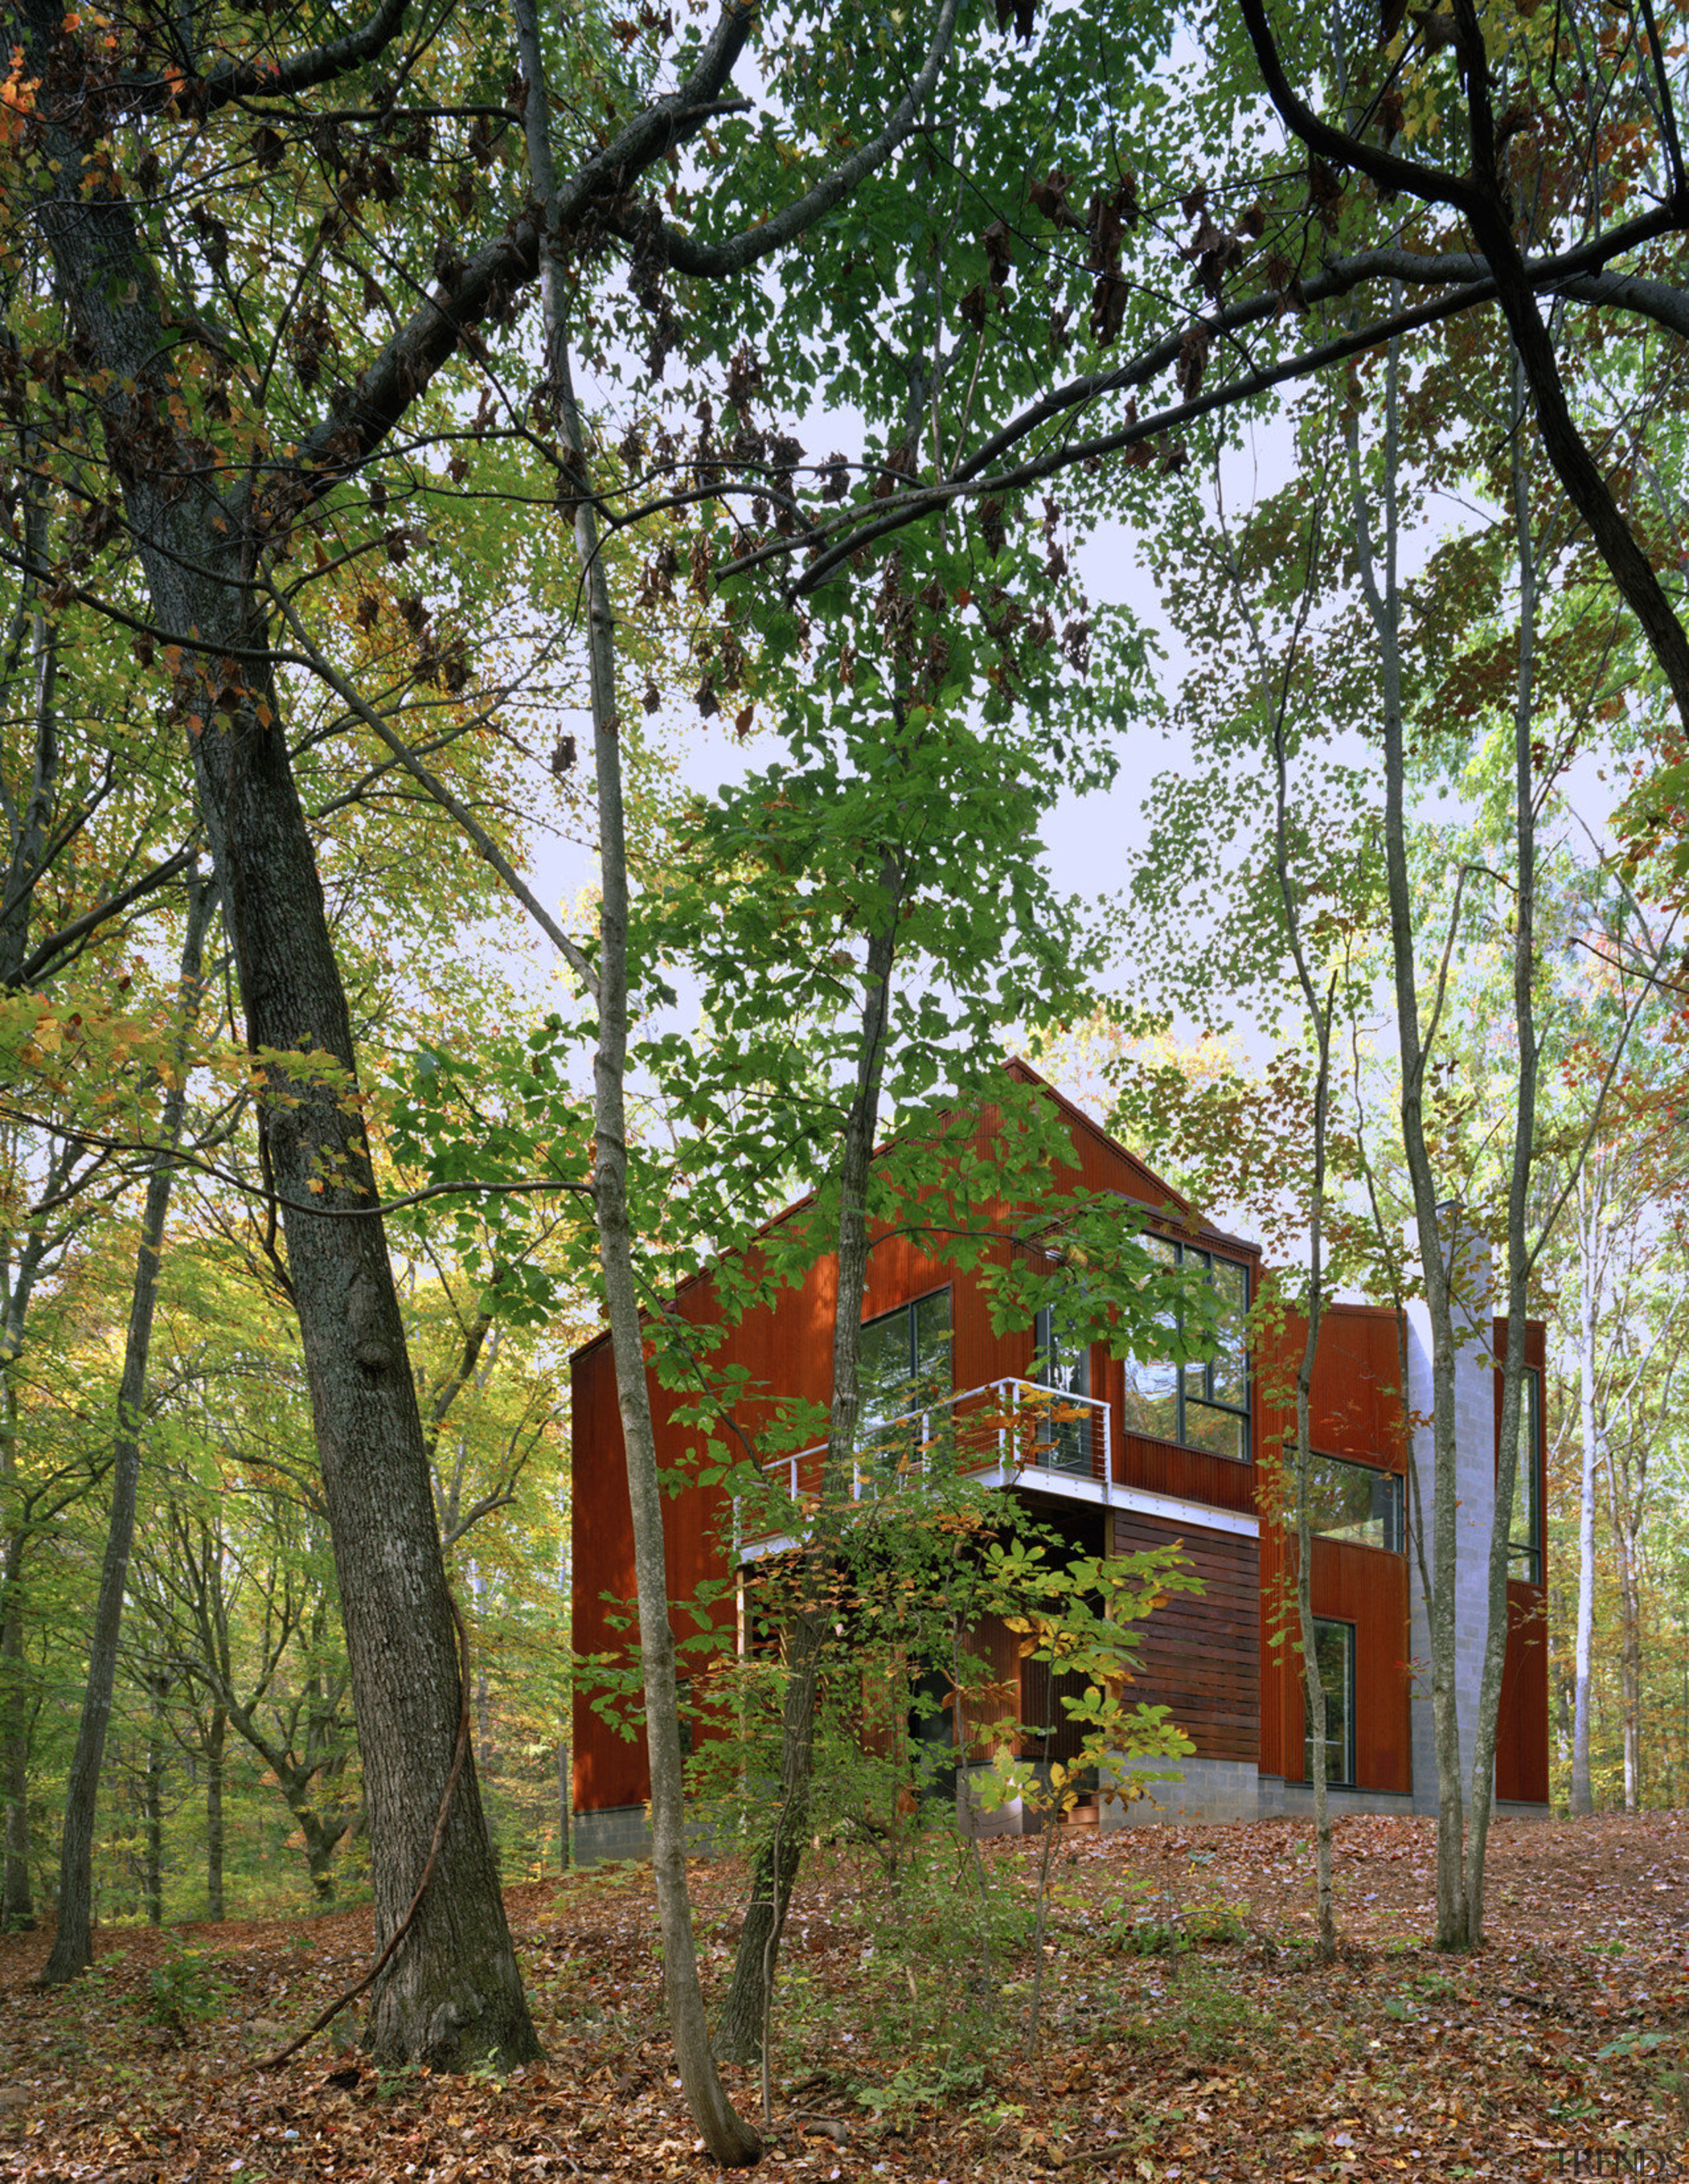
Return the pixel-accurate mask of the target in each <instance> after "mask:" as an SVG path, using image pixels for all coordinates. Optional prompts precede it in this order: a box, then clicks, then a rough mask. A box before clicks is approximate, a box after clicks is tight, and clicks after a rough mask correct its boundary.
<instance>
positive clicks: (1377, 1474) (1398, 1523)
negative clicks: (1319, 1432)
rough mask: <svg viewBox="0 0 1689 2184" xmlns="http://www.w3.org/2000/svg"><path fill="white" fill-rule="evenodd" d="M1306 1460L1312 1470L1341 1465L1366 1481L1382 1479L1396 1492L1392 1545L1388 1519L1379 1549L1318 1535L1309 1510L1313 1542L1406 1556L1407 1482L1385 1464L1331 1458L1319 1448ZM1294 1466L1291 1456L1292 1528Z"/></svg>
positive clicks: (1292, 1516)
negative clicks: (1313, 1468) (1326, 1465)
mask: <svg viewBox="0 0 1689 2184" xmlns="http://www.w3.org/2000/svg"><path fill="white" fill-rule="evenodd" d="M1308 1460H1309V1464H1310V1466H1311V1467H1312V1466H1313V1465H1314V1464H1322V1463H1340V1464H1341V1465H1342V1466H1343V1467H1344V1468H1345V1469H1346V1470H1348V1471H1357V1472H1363V1473H1364V1474H1366V1475H1367V1476H1368V1479H1384V1480H1386V1481H1387V1482H1388V1483H1389V1484H1390V1485H1391V1486H1393V1487H1394V1489H1395V1493H1394V1495H1393V1496H1392V1499H1393V1501H1394V1502H1395V1511H1394V1518H1395V1522H1394V1527H1393V1529H1394V1531H1395V1535H1396V1536H1395V1539H1394V1541H1391V1537H1390V1534H1391V1529H1392V1526H1391V1521H1390V1519H1389V1518H1386V1519H1385V1538H1384V1541H1383V1543H1382V1545H1380V1546H1374V1543H1373V1541H1370V1540H1346V1539H1345V1538H1343V1537H1342V1535H1341V1534H1339V1533H1335V1532H1322V1531H1318V1530H1317V1529H1314V1526H1313V1521H1312V1519H1313V1511H1312V1509H1311V1508H1310V1510H1309V1526H1308V1529H1309V1531H1310V1533H1311V1534H1312V1535H1313V1538H1315V1539H1316V1540H1329V1541H1331V1542H1332V1544H1333V1545H1334V1546H1340V1547H1365V1548H1366V1549H1367V1550H1368V1552H1370V1553H1372V1554H1375V1555H1378V1554H1386V1555H1402V1554H1406V1553H1407V1480H1406V1479H1404V1478H1403V1477H1402V1474H1401V1473H1400V1472H1399V1471H1392V1470H1391V1469H1390V1468H1389V1466H1388V1465H1387V1464H1382V1463H1368V1461H1367V1459H1366V1458H1365V1457H1360V1456H1336V1455H1334V1454H1333V1453H1332V1452H1331V1451H1329V1450H1328V1449H1318V1448H1316V1449H1310V1450H1309V1451H1308ZM1295 1463H1296V1459H1295V1457H1294V1455H1292V1457H1291V1458H1290V1466H1291V1468H1290V1517H1289V1521H1290V1523H1291V1524H1294V1523H1295V1522H1296V1470H1295ZM1311 1498H1312V1497H1310V1499H1311Z"/></svg>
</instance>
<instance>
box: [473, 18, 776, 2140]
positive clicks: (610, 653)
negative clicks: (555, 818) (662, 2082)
mask: <svg viewBox="0 0 1689 2184" xmlns="http://www.w3.org/2000/svg"><path fill="white" fill-rule="evenodd" d="M516 35H517V46H518V51H519V52H520V54H521V64H522V73H523V75H524V76H525V77H526V78H527V114H526V117H525V126H526V134H527V156H528V171H529V174H530V175H531V177H532V182H533V186H534V188H535V189H536V190H537V191H538V193H539V194H540V196H541V197H542V198H545V199H549V197H550V195H551V191H552V185H553V176H552V164H551V136H550V118H549V107H548V104H547V91H546V75H545V64H544V58H543V53H542V52H541V49H540V43H539V27H538V15H537V14H536V11H535V5H534V0H517V4H516ZM565 280H566V272H565V270H564V268H563V266H562V265H561V264H560V260H559V258H558V256H557V254H556V253H555V252H554V251H553V250H551V249H547V250H546V251H544V252H543V253H542V258H541V265H540V298H541V307H542V310H543V319H544V331H545V358H544V362H545V379H546V387H547V390H548V392H549V394H550V396H551V398H553V399H554V400H555V404H556V405H557V415H558V422H559V426H560V431H561V436H562V438H563V441H564V444H565V446H566V448H568V450H569V452H570V454H571V456H572V457H573V459H574V460H575V461H576V463H577V465H579V470H580V475H581V476H582V477H583V479H584V477H585V476H586V449H585V441H584V436H583V433H582V431H581V421H580V417H579V414H578V412H577V409H576V406H575V395H574V386H573V382H572V378H571V372H570V367H569V352H568V348H567V344H566V341H565V339H564V331H563V328H564V318H565V311H566V305H565V303H564V298H563V284H564V282H565ZM574 533H575V549H576V553H577V556H578V558H579V560H580V565H581V577H582V584H583V591H584V593H585V599H586V608H587V646H588V672H589V683H590V689H591V698H592V716H593V755H594V763H595V766H596V769H597V776H598V816H599V872H600V876H601V881H602V892H601V896H600V902H599V962H598V966H597V995H596V999H597V1003H598V1022H599V1046H598V1052H597V1054H596V1055H595V1056H594V1061H593V1126H594V1139H595V1144H596V1151H595V1156H594V1167H593V1181H594V1201H595V1210H596V1213H597V1217H598V1237H599V1267H600V1268H601V1269H602V1272H603V1274H604V1290H605V1310H606V1314H607V1317H608V1318H609V1321H610V1347H611V1351H612V1354H613V1356H614V1358H615V1363H616V1402H617V1407H618V1409H619V1411H620V1413H621V1421H622V1447H623V1450H624V1451H625V1454H626V1459H627V1499H628V1507H629V1511H630V1513H631V1516H632V1519H633V1568H634V1577H635V1582H636V1584H637V1586H638V1609H639V1658H640V1663H641V1665H642V1667H643V1669H644V1682H645V1746H646V1752H647V1755H648V1757H649V1762H650V1770H651V1864H652V1871H653V1877H654V1879H655V1882H656V1891H657V1919H658V1925H659V1927H660V1928H661V1935H662V1949H663V1992H664V1998H665V2001H666V2004H667V2009H668V2021H669V2031H670V2034H671V2036H672V2039H673V2041H674V2052H675V2062H676V2064H677V2067H678V2070H679V2072H680V2079H681V2084H682V2086H683V2087H684V2089H685V2093H686V2102H687V2106H688V2109H689V2110H690V2112H691V2115H692V2120H693V2121H694V2124H695V2125H696V2126H697V2127H698V2130H699V2132H700V2136H701V2137H702V2138H703V2141H704V2144H705V2150H706V2151H707V2152H708V2153H709V2154H710V2156H711V2159H713V2160H714V2161H716V2162H717V2163H719V2164H720V2165H721V2166H722V2167H723V2168H725V2169H747V2168H750V2166H751V2165H753V2164H754V2163H755V2162H756V2161H757V2160H759V2159H761V2153H762V2142H761V2139H760V2138H759V2137H757V2134H756V2133H755V2131H753V2130H752V2129H751V2127H750V2125H749V2124H747V2123H746V2122H744V2120H743V2118H741V2117H740V2116H739V2114H737V2113H736V2112H735V2110H734V2109H733V2103H732V2102H731V2101H730V2100H729V2099H728V2098H727V2091H726V2089H725V2087H723V2086H722V2081H721V2075H720V2073H719V2072H718V2071H717V2070H716V2060H715V2057H714V2056H713V2054H712V2053H711V2049H710V2032H709V2025H708V2022H707V2020H706V2018H705V2009H704V1990H703V1987H702V1985H701V1984H700V1980H699V1976H698V1949H697V1942H696V1939H695V1936H694V1933H693V1930H692V1901H691V1897H690V1894H689V1892H688V1888H687V1882H686V1813H685V1803H684V1797H683V1773H682V1759H681V1749H680V1694H679V1691H678V1689H677V1684H676V1680H675V1665H674V1659H675V1656H674V1633H673V1631H672V1630H671V1628H670V1627H669V1615H668V1569H667V1560H666V1555H665V1552H664V1547H663V1507H662V1492H661V1487H660V1485H659V1484H658V1479H657V1445H656V1433H655V1426H654V1424H653V1423H652V1418H651V1397H650V1390H649V1386H648V1385H647V1384H646V1379H645V1343H644V1330H643V1329H642V1328H641V1326H640V1323H639V1295H638V1283H637V1278H636V1276H635V1273H634V1268H633V1223H632V1218H631V1216H630V1214H629V1211H628V1206H627V1106H626V1101H625V1098H624V1093H623V1080H624V1077H625V1074H626V1071H627V1013H628V1000H627V917H628V898H627V832H626V822H625V815H624V812H623V809H622V744H621V736H622V721H621V716H620V714H619V712H618V710H617V707H616V624H615V619H614V616H613V615H612V613H611V610H610V587H609V584H608V582H607V581H606V579H605V572H604V560H603V557H602V555H601V554H600V553H599V538H598V524H597V520H596V518H595V516H594V512H593V504H592V502H591V501H590V500H589V499H584V498H583V499H578V500H577V501H576V503H575V507H574Z"/></svg>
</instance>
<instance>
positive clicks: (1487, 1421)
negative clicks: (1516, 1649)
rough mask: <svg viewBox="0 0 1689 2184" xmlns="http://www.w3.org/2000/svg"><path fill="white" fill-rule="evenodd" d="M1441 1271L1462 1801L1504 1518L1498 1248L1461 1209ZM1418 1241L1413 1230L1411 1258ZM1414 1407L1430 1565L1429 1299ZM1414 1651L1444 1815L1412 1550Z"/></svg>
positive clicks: (1416, 1716) (1430, 1808)
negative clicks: (1446, 1285) (1500, 1502)
mask: <svg viewBox="0 0 1689 2184" xmlns="http://www.w3.org/2000/svg"><path fill="white" fill-rule="evenodd" d="M1437 1220H1438V1225H1439V1240H1440V1242H1441V1247H1442V1251H1443V1263H1444V1265H1445V1266H1446V1267H1447V1268H1448V1269H1449V1279H1450V1284H1451V1287H1452V1320H1453V1324H1454V1346H1455V1358H1454V1441H1455V1476H1456V1487H1455V1491H1456V1496H1457V1498H1458V1507H1457V1508H1456V1510H1455V1513H1454V1532H1455V1587H1454V1596H1455V1705H1456V1711H1457V1713H1458V1719H1459V1724H1460V1769H1461V1793H1462V1796H1463V1797H1464V1796H1465V1794H1466V1791H1467V1787H1468V1786H1469V1783H1470V1781H1471V1779H1472V1752H1473V1745H1474V1738H1475V1735H1476V1730H1477V1723H1478V1693H1479V1686H1480V1681H1481V1679H1482V1676H1483V1672H1484V1641H1485V1635H1486V1623H1487V1620H1488V1616H1489V1596H1490V1535H1491V1527H1492V1525H1493V1524H1494V1520H1495V1510H1496V1409H1495V1404H1496V1394H1495V1389H1496V1381H1495V1369H1494V1359H1495V1346H1494V1337H1493V1333H1492V1316H1493V1312H1494V1295H1495V1287H1494V1285H1495V1274H1494V1268H1493V1266H1492V1263H1491V1253H1490V1246H1489V1245H1488V1243H1487V1242H1486V1240H1485V1239H1484V1238H1483V1237H1481V1236H1480V1235H1479V1234H1477V1233H1476V1231H1475V1230H1474V1229H1473V1227H1472V1225H1471V1223H1469V1221H1468V1220H1467V1218H1466V1216H1465V1212H1464V1209H1463V1207H1462V1206H1461V1205H1460V1203H1459V1201H1458V1200H1456V1201H1451V1202H1449V1203H1448V1204H1446V1205H1442V1206H1438V1208H1437ZM1415 1245H1416V1240H1415V1238H1414V1236H1413V1231H1412V1229H1411V1228H1410V1230H1409V1250H1410V1252H1414V1253H1415V1255H1417V1254H1416V1252H1415ZM1407 1403H1408V1407H1409V1409H1410V1410H1412V1411H1413V1412H1416V1413H1419V1416H1420V1418H1421V1421H1422V1422H1421V1423H1420V1424H1417V1425H1416V1426H1415V1428H1414V1431H1413V1453H1414V1457H1415V1458H1416V1461H1417V1465H1418V1469H1419V1481H1420V1485H1421V1489H1422V1490H1423V1493H1424V1526H1425V1558H1426V1564H1427V1567H1428V1568H1429V1566H1430V1544H1431V1542H1430V1532H1431V1497H1432V1494H1433V1492H1434V1490H1435V1448H1434V1446H1433V1436H1432V1433H1431V1425H1430V1412H1431V1322H1430V1307H1428V1306H1427V1305H1426V1303H1425V1301H1424V1298H1423V1297H1420V1298H1416V1299H1414V1300H1413V1301H1412V1302H1411V1303H1410V1304H1409V1305H1408V1307H1407ZM1407 1595H1408V1600H1409V1602H1410V1603H1411V1607H1410V1614H1409V1630H1410V1633H1411V1635H1410V1640H1409V1644H1410V1647H1411V1650H1412V1653H1413V1690H1412V1697H1411V1700H1410V1715H1411V1721H1412V1730H1413V1809H1414V1811H1415V1812H1416V1813H1434V1812H1435V1810H1436V1808H1437V1758H1436V1736H1435V1728H1434V1726H1433V1724H1432V1719H1431V1635H1430V1619H1429V1617H1428V1616H1427V1614H1426V1612H1425V1601H1424V1591H1423V1590H1422V1588H1421V1585H1420V1583H1419V1563H1418V1560H1417V1558H1416V1557H1415V1556H1414V1554H1413V1545H1412V1541H1409V1542H1408V1569H1407Z"/></svg>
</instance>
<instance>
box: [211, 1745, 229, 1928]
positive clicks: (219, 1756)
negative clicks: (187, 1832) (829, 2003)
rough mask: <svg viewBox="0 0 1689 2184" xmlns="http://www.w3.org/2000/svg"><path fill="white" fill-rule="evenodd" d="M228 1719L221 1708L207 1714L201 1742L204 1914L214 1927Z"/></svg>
mask: <svg viewBox="0 0 1689 2184" xmlns="http://www.w3.org/2000/svg"><path fill="white" fill-rule="evenodd" d="M228 1735H229V1718H228V1716H227V1715H226V1713H224V1711H223V1709H222V1708H221V1707H215V1708H213V1709H212V1713H211V1728H210V1730H209V1734H208V1735H207V1736H206V1739H205V1915H206V1917H207V1918H208V1919H210V1920H211V1922H212V1924H213V1925H221V1923H222V1919H223V1766H224V1759H225V1755H226V1748H227V1744H228Z"/></svg>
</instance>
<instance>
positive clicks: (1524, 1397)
mask: <svg viewBox="0 0 1689 2184" xmlns="http://www.w3.org/2000/svg"><path fill="white" fill-rule="evenodd" d="M1541 1418H1542V1376H1541V1373H1539V1372H1538V1371H1537V1369H1536V1367H1535V1366H1534V1365H1527V1366H1526V1367H1525V1381H1524V1385H1522V1386H1521V1387H1520V1389H1519V1463H1518V1467H1517V1468H1516V1469H1515V1471H1514V1473H1513V1528H1512V1530H1511V1531H1510V1532H1509V1534H1508V1574H1509V1575H1510V1576H1513V1577H1515V1578H1517V1579H1519V1581H1520V1582H1521V1583H1522V1584H1525V1585H1541V1582H1542V1496H1541V1483H1542V1482H1541V1474H1540V1473H1539V1471H1538V1468H1537V1466H1538V1463H1539V1461H1540V1457H1541V1447H1542V1425H1541Z"/></svg>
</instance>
